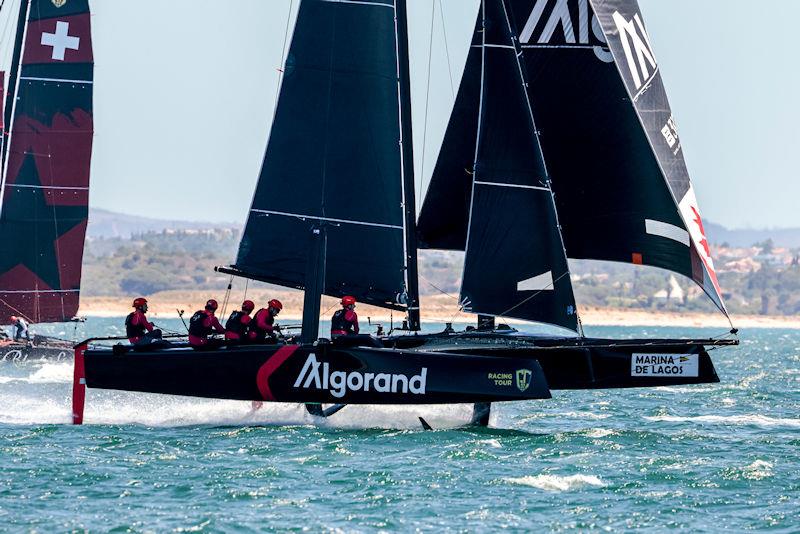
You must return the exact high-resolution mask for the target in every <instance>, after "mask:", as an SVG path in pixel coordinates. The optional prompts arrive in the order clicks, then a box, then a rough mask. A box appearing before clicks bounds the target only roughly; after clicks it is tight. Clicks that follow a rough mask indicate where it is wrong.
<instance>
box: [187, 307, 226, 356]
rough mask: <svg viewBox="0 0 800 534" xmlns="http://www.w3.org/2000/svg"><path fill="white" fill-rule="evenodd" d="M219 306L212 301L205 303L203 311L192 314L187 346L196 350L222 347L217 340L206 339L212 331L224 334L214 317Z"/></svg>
mask: <svg viewBox="0 0 800 534" xmlns="http://www.w3.org/2000/svg"><path fill="white" fill-rule="evenodd" d="M218 307H219V304H217V301H216V300H214V299H209V301H208V302H206V307H205V309H202V310H198V311H196V312H194V315H192V318H191V319H189V345H191V346H192V347H194V348H196V349H202V348H216V347H219V346H221V345H222V343H221V342H219V340H214V339H208V336H210V335H211V334H212V333H213V332H214V331H216V332H217V333H218V334H224V333H225V329H224V328H222V325H221V324H219V319H217V317H216V316H215V315H214V313H215V312H216V311H217V308H218Z"/></svg>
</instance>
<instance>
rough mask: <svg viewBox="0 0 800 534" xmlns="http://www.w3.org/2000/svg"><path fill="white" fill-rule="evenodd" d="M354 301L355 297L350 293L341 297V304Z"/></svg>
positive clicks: (349, 303) (346, 304)
mask: <svg viewBox="0 0 800 534" xmlns="http://www.w3.org/2000/svg"><path fill="white" fill-rule="evenodd" d="M355 303H356V298H355V297H352V296H350V295H346V296H344V297H342V306H351V305H354V304H355Z"/></svg>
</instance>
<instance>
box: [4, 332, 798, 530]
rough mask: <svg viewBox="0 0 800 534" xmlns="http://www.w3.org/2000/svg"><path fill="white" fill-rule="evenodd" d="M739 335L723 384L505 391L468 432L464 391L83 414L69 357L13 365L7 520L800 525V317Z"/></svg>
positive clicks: (257, 525) (371, 526) (116, 399)
mask: <svg viewBox="0 0 800 534" xmlns="http://www.w3.org/2000/svg"><path fill="white" fill-rule="evenodd" d="M120 322H121V320H120V319H90V320H89V321H87V323H85V324H83V325H80V326H79V330H77V331H73V330H72V328H71V327H70V329H64V328H63V327H51V328H50V329H49V330H48V329H47V328H43V327H40V331H43V330H47V333H52V334H60V335H62V336H76V337H81V336H89V335H98V334H101V333H104V334H109V333H116V334H119V333H121V328H120V326H119V323H120ZM162 322H163V321H162ZM164 323H165V324H166V325H167V326H168V327H170V328H174V329H176V330H177V329H178V327H179V326H180V322H179V321H172V322H164ZM115 329H116V330H115ZM587 333H588V334H590V335H596V336H610V337H634V336H637V337H638V336H643V337H648V336H656V337H670V336H702V337H710V336H713V335H717V334H719V333H720V332H718V331H716V330H703V329H675V328H646V329H643V328H616V327H614V328H611V327H608V328H590V329H589V331H588V332H587ZM741 336H742V345H741V346H740V347H738V348H725V349H720V350H716V351H713V352H712V357H713V359H714V362H715V365H716V367H717V371H718V373H719V375H720V379H721V380H722V382H721V383H720V384H708V385H699V386H682V387H671V388H668V387H661V388H654V389H631V390H616V391H556V392H553V399H551V400H547V401H531V402H521V403H503V404H497V405H495V408H494V411H493V414H492V418H491V427H490V428H487V429H469V430H465V429H459V428H457V426H458V425H459V424H461V423H463V422H464V421H466V420H467V419H468V417H469V414H470V409H469V407H467V406H449V407H438V408H437V407H421V408H414V407H396V408H379V407H347V408H345V409H344V410H342V411H341V412H339V413H338V414H336V415H335V416H333V417H331V418H330V419H329V420H327V421H324V422H320V421H316V420H313V419H312V418H311V417H310V416H308V415H307V414H306V413H305V411H304V410H303V409H302V408H301V407H299V406H297V405H288V404H287V405H265V406H264V408H262V409H261V410H258V411H255V412H254V411H253V410H252V407H251V405H250V403H246V402H234V401H214V400H203V399H191V398H180V397H166V396H159V395H145V394H133V393H124V392H112V391H95V390H89V392H88V395H87V401H86V414H85V422H86V424H85V425H84V426H79V427H76V426H71V425H70V424H69V421H70V395H71V381H72V363H71V362H62V363H41V362H38V363H36V362H27V363H25V364H13V363H10V362H6V363H4V364H0V531H39V532H52V531H71V530H91V531H111V530H113V531H118V532H127V531H133V532H147V531H154V532H163V531H184V532H185V531H191V532H211V531H213V532H217V531H223V532H252V531H262V530H267V529H276V530H285V529H296V530H301V529H302V530H311V531H330V530H334V531H340V530H341V531H408V530H414V529H420V530H436V531H439V530H443V531H492V530H501V529H506V530H511V531H522V530H537V531H540V530H548V531H562V530H580V531H587V530H594V529H603V530H613V531H617V530H629V529H642V530H651V531H662V530H666V529H669V530H678V531H706V532H713V531H729V532H738V531H742V530H747V529H764V530H774V531H776V532H798V531H800V396H799V395H798V393H797V391H798V388H800V331H791V330H774V329H773V330H767V329H764V330H761V329H753V330H749V331H745V332H743V333H742V335H741ZM420 415H422V416H423V417H425V418H426V419H427V420H428V421H429V422H430V423H431V424H432V426H433V427H434V429H435V430H434V431H423V430H422V429H421V428H420V426H419V423H418V420H417V417H418V416H420Z"/></svg>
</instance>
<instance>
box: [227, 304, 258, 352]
mask: <svg viewBox="0 0 800 534" xmlns="http://www.w3.org/2000/svg"><path fill="white" fill-rule="evenodd" d="M255 307H256V305H255V304H254V303H253V301H252V300H245V301H244V302H242V309H241V310H236V311H234V312H233V313H232V314H231V316H230V317H228V320H227V321H226V322H225V339H226V340H228V341H232V342H234V343H244V342H246V341H247V338H248V336H247V331H248V329H249V327H250V323H251V322H252V320H253V319H252V317H250V314H251V313H253V309H254V308H255Z"/></svg>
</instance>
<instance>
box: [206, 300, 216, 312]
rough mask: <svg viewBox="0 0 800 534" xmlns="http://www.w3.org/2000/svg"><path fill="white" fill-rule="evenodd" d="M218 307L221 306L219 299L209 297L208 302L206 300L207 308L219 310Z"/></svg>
mask: <svg viewBox="0 0 800 534" xmlns="http://www.w3.org/2000/svg"><path fill="white" fill-rule="evenodd" d="M217 308H219V304H217V301H216V300H214V299H208V302H206V309H207V310H209V311H217Z"/></svg>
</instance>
